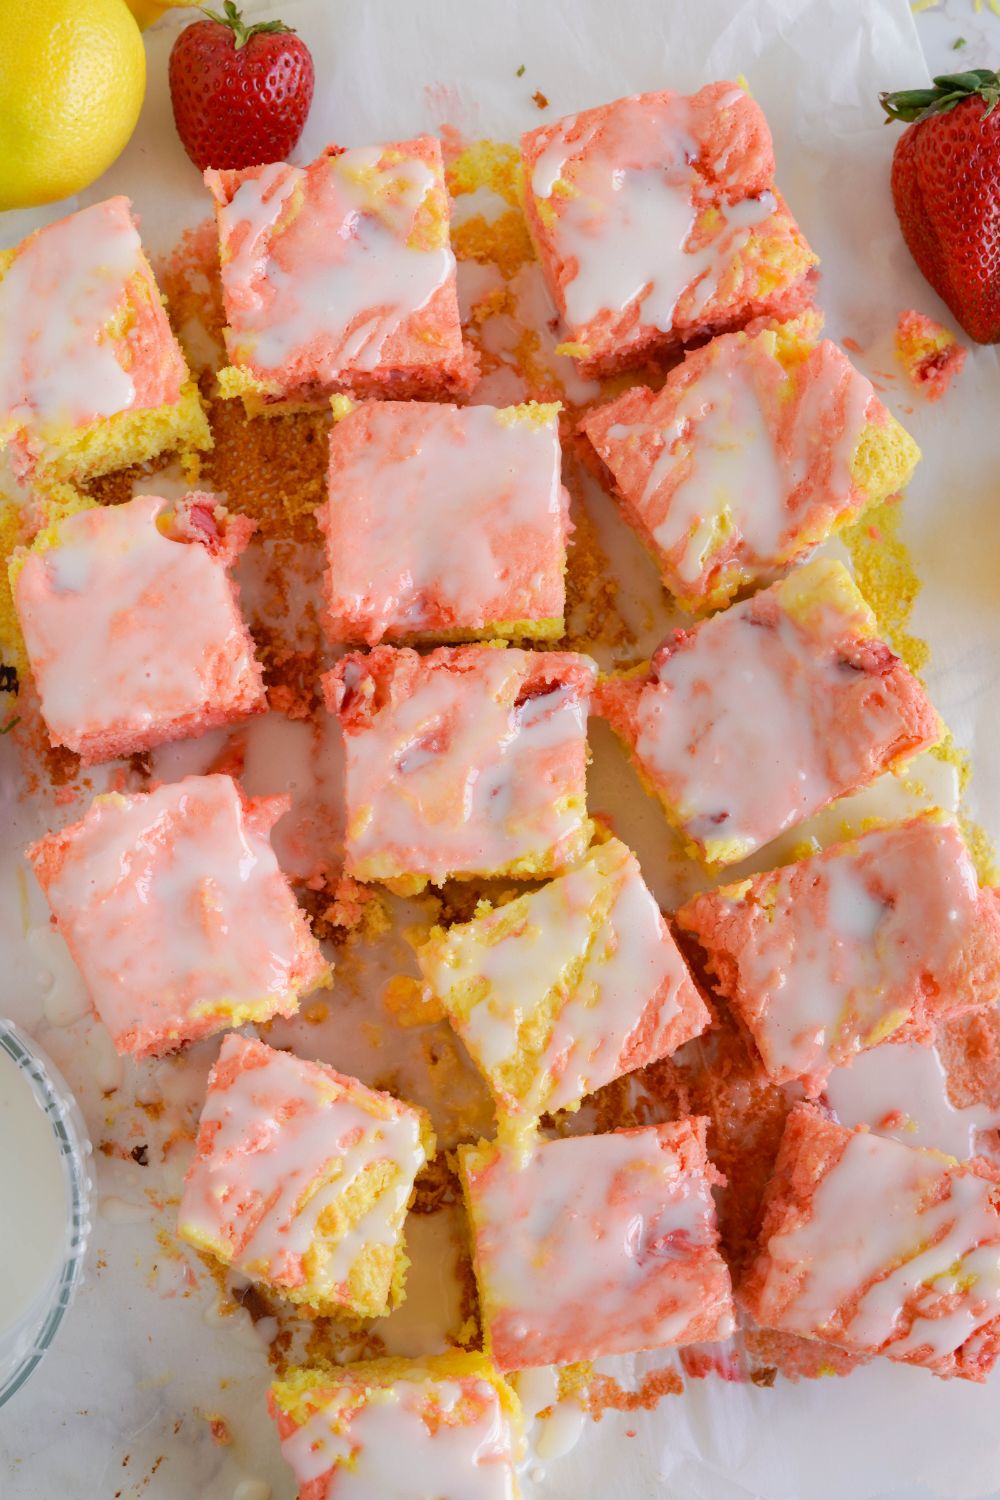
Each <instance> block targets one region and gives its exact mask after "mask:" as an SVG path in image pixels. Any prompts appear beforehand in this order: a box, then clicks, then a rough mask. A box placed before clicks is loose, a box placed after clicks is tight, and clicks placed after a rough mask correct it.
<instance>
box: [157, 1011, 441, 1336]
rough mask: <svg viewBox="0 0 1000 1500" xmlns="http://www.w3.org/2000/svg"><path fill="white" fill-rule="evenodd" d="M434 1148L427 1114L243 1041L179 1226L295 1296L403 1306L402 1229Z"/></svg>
mask: <svg viewBox="0 0 1000 1500" xmlns="http://www.w3.org/2000/svg"><path fill="white" fill-rule="evenodd" d="M433 1154H434V1135H433V1132H432V1130H431V1127H430V1122H429V1121H428V1119H427V1116H426V1115H425V1114H424V1111H423V1110H420V1109H415V1108H413V1107H412V1106H411V1105H409V1104H403V1103H402V1102H401V1101H400V1100H399V1099H395V1098H393V1096H392V1095H391V1094H384V1093H379V1092H376V1091H375V1090H374V1089H369V1088H366V1087H365V1085H364V1084H363V1083H359V1082H358V1080H357V1079H356V1078H347V1077H345V1076H344V1075H343V1074H342V1073H337V1072H335V1071H334V1069H333V1068H331V1067H328V1066H327V1065H326V1064H325V1063H316V1062H307V1061H306V1060H305V1059H304V1058H301V1057H295V1056H294V1055H293V1054H292V1053H290V1052H277V1051H275V1050H274V1048H273V1047H268V1046H265V1044H264V1043H263V1042H259V1041H251V1040H248V1039H247V1038H246V1037H243V1036H239V1035H237V1034H236V1033H230V1035H229V1036H227V1037H225V1038H224V1040H223V1043H222V1047H221V1050H220V1052H219V1057H218V1061H217V1062H216V1064H215V1066H214V1068H213V1069H212V1072H211V1074H210V1075H209V1080H208V1094H207V1097H206V1099H205V1107H204V1109H203V1110H202V1115H201V1124H200V1126H199V1130H198V1141H197V1145H196V1148H195V1158H194V1161H193V1162H192V1164H191V1167H190V1170H189V1171H188V1174H187V1178H186V1179H185V1184H184V1196H183V1198H182V1200H181V1206H180V1213H179V1217H178V1232H179V1233H180V1235H181V1236H182V1238H183V1239H185V1240H187V1241H188V1242H189V1243H190V1244H192V1245H196V1246H197V1247H198V1249H199V1250H207V1251H209V1252H210V1254H212V1255H214V1256H216V1258H217V1259H218V1260H220V1261H222V1262H223V1263H224V1264H225V1265H230V1266H234V1267H235V1268H236V1269H237V1270H240V1271H242V1272H243V1273H244V1275H246V1276H250V1277H252V1278H253V1279H254V1280H255V1281H261V1282H263V1283H264V1284H265V1285H267V1286H269V1287H271V1288H272V1289H273V1290H274V1291H276V1292H280V1294H281V1295H282V1296H283V1297H287V1298H288V1299H289V1300H290V1301H292V1302H299V1303H307V1304H308V1305H309V1306H310V1307H313V1308H315V1309H316V1310H317V1311H319V1312H321V1313H351V1314H355V1315H356V1316H358V1317H365V1318H377V1317H381V1316H383V1314H385V1313H387V1312H388V1311H389V1309H390V1308H391V1307H394V1306H396V1305H397V1304H398V1303H399V1302H401V1301H402V1300H403V1296H404V1290H403V1282H404V1280H405V1274H406V1267H407V1265H408V1263H409V1262H408V1260H407V1257H406V1254H405V1251H404V1249H403V1221H404V1220H405V1218H406V1210H407V1207H408V1206H409V1202H410V1198H411V1196H412V1193H413V1185H414V1181H415V1179H416V1176H417V1173H418V1172H419V1171H420V1169H421V1167H422V1166H423V1165H424V1163H425V1162H426V1161H427V1160H428V1158H429V1157H431V1156H433Z"/></svg>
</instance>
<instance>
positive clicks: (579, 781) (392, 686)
mask: <svg viewBox="0 0 1000 1500" xmlns="http://www.w3.org/2000/svg"><path fill="white" fill-rule="evenodd" d="M593 682H594V665H593V663H592V662H591V661H590V659H589V658H588V657H586V656H578V655H576V654H575V653H573V652H563V651H522V650H520V649H518V648H517V647H508V648H503V647H492V646H440V647H438V649H437V650H436V651H432V652H431V653H430V654H429V655H428V656H419V655H418V654H417V652H416V651H412V650H410V649H409V648H402V649H397V648H395V647H393V646H377V647H376V648H375V649H374V650H373V651H371V652H369V653H368V654H367V655H361V654H358V653H351V654H349V655H347V656H344V657H342V658H341V659H340V661H339V662H338V663H337V665H336V666H335V667H334V669H333V670H332V671H331V672H328V673H327V674H326V676H325V677H324V679H323V687H324V692H325V694H326V702H327V707H328V708H329V710H330V712H331V713H335V714H336V715H337V717H338V719H339V720H340V724H341V728H342V731H343V734H344V741H345V751H346V772H345V776H346V792H345V795H346V800H347V834H346V863H345V868H346V871H347V873H348V874H349V875H353V876H354V877H355V878H356V879H358V880H382V881H392V882H397V883H399V884H400V888H402V887H404V886H405V887H406V888H407V889H409V890H411V891H412V890H418V889H420V888H421V887H422V886H424V885H426V884H427V882H428V881H432V882H434V883H435V884H440V883H441V882H442V881H444V880H447V879H449V878H460V879H461V878H466V877H468V876H473V875H516V876H524V877H525V878H530V877H536V876H544V875H551V874H554V873H556V872H557V871H559V870H561V869H562V868H564V867H565V866H566V865H568V864H570V863H571V862H572V861H573V860H574V859H575V858H577V857H578V856H579V855H580V854H582V853H583V851H584V850H585V849H586V847H587V845H588V843H589V842H590V831H591V825H590V820H589V818H588V817H587V811H586V764H587V743H586V729H587V708H588V704H589V701H590V693H591V689H592V687H593Z"/></svg>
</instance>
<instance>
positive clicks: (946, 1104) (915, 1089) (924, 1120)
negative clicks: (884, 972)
mask: <svg viewBox="0 0 1000 1500" xmlns="http://www.w3.org/2000/svg"><path fill="white" fill-rule="evenodd" d="M824 1097H825V1099H826V1102H827V1103H828V1104H829V1106H830V1108H831V1109H832V1110H833V1112H834V1114H835V1115H836V1117H837V1119H838V1120H839V1121H840V1123H841V1124H842V1125H848V1126H851V1127H853V1126H855V1125H867V1126H868V1127H869V1129H871V1130H874V1131H875V1133H876V1134H877V1135H884V1136H889V1137H890V1138H891V1139H892V1140H898V1141H901V1142H902V1143H903V1144H904V1145H907V1146H932V1147H934V1148H935V1149H936V1150H938V1151H944V1152H946V1153H947V1154H948V1155H949V1156H955V1157H957V1158H958V1159H959V1160H960V1161H961V1160H965V1159H967V1158H968V1157H970V1156H975V1155H976V1154H977V1153H978V1152H979V1151H980V1150H981V1149H982V1142H981V1140H980V1135H981V1133H982V1132H984V1131H992V1130H996V1129H998V1128H1000V1110H998V1109H991V1108H990V1107H989V1105H987V1104H970V1105H967V1106H966V1107H965V1108H963V1109H958V1108H956V1106H955V1105H954V1104H953V1103H952V1102H951V1099H950V1098H949V1096H948V1078H947V1074H946V1073H945V1069H944V1065H943V1064H942V1062H941V1057H940V1055H939V1053H938V1050H937V1048H936V1047H933V1046H931V1047H921V1046H919V1045H918V1044H917V1043H916V1042H897V1043H895V1044H894V1045H893V1046H891V1047H880V1048H879V1049H878V1051H877V1052H866V1053H863V1054H862V1055H861V1056H860V1057H857V1058H855V1059H854V1061H853V1063H852V1064H851V1066H850V1067H849V1068H835V1069H834V1070H833V1072H832V1073H831V1074H830V1076H829V1078H828V1079H827V1081H826V1085H825V1088H824Z"/></svg>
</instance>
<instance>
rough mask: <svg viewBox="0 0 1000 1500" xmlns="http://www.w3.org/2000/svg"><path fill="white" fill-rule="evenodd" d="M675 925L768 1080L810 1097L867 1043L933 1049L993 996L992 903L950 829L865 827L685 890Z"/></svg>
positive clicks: (918, 823)
mask: <svg viewBox="0 0 1000 1500" xmlns="http://www.w3.org/2000/svg"><path fill="white" fill-rule="evenodd" d="M676 921H677V924H678V926H679V927H680V928H681V929H682V931H684V932H687V933H690V934H691V936H692V937H694V938H695V939H696V940H697V942H698V943H699V944H700V946H701V948H702V950H703V952H704V954H705V957H706V960H707V966H708V970H709V972H710V973H711V975H712V976H713V978H714V979H715V982H716V985H717V987H718V991H719V993H720V994H721V995H722V996H723V997H724V998H725V1000H726V1001H727V1002H728V1003H729V1005H730V1006H731V1007H732V1008H733V1010H735V1011H736V1013H737V1015H738V1016H739V1018H740V1019H741V1021H742V1022H743V1023H744V1025H745V1026H746V1027H747V1030H748V1031H749V1032H750V1034H751V1036H752V1037H753V1040H754V1042H755V1043H756V1046H757V1050H758V1051H759V1053H760V1056H761V1058H762V1059H763V1063H764V1067H765V1069H766V1070H767V1073H768V1076H769V1077H770V1078H771V1079H773V1080H774V1082H775V1083H785V1082H787V1081H788V1080H789V1079H791V1078H803V1079H804V1080H805V1081H806V1084H807V1086H808V1087H809V1088H810V1090H811V1091H813V1092H816V1091H817V1090H818V1089H820V1088H821V1087H822V1086H823V1083H824V1082H825V1080H826V1077H827V1074H828V1073H829V1071H830V1069H831V1068H839V1067H844V1066H845V1065H846V1064H848V1063H850V1062H851V1060H852V1059H853V1058H854V1057H855V1056H856V1055H857V1054H858V1053H859V1052H861V1051H864V1050H865V1049H866V1048H869V1047H874V1046H876V1045H877V1044H878V1043H879V1042H882V1041H885V1040H886V1038H888V1037H892V1038H894V1039H897V1038H898V1039H899V1040H918V1041H923V1042H930V1041H931V1039H932V1037H933V1033H934V1028H935V1027H936V1026H937V1025H939V1024H940V1023H941V1022H942V1021H945V1020H947V1019H948V1018H950V1017H952V1016H957V1015H962V1014H964V1013H965V1012H966V1011H970V1010H974V1009H978V1008H980V1007H982V1006H986V1005H993V1004H994V1003H995V1002H996V999H997V996H998V995H1000V901H998V895H997V892H996V891H993V890H980V888H979V884H978V881H977V879H976V871H975V867H974V865H973V863H972V859H971V857H970V855H969V852H968V850H967V849H966V847H965V845H964V843H963V842H962V837H961V834H960V833H959V831H958V829H957V828H956V827H955V826H954V824H951V823H937V822H933V821H931V820H929V819H926V818H919V819H915V820H913V821H912V822H909V823H902V824H899V825H898V826H896V827H889V828H877V829H873V830H871V831H870V832H868V833H865V834H863V835H862V836H861V837H860V838H858V839H855V840H853V841H852V842H850V843H844V844H835V845H833V846H832V847H831V848H829V849H825V850H824V851H823V852H822V853H820V854H815V855H812V856H811V857H810V858H808V859H803V860H800V861H798V862H797V863H795V864H791V865H785V866H784V867H783V868H781V869H779V870H769V871H766V872H765V873H764V874H762V875H755V876H753V877H752V878H751V879H750V880H745V881H742V882H741V883H740V884H739V885H733V886H723V887H722V888H721V889H720V890H716V891H709V892H707V893H706V894H704V895H701V896H696V897H695V898H694V900H692V901H690V902H689V903H688V904H687V905H686V906H683V907H682V908H681V909H680V911H679V912H678V913H677V917H676ZM886 1066H887V1067H889V1066H891V1061H890V1060H887V1061H886Z"/></svg>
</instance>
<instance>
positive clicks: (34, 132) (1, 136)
mask: <svg viewBox="0 0 1000 1500" xmlns="http://www.w3.org/2000/svg"><path fill="white" fill-rule="evenodd" d="M145 87H146V54H145V51H144V49H143V45H142V37H141V36H140V34H139V27H138V26H137V25H136V22H135V20H134V18H133V16H132V14H131V12H130V10H129V8H128V6H127V5H126V3H125V0H0V209H7V208H31V207H32V206H34V205H35V204H37V203H51V202H53V201H54V200H55V199H57V198H66V197H68V196H69V195H70V194H71V193H77V192H79V191H80V189H81V188H85V187H87V186H88V184H89V183H91V182H93V181H94V179H95V178H96V177H100V175H101V173H102V172H103V171H105V170H106V168H108V167H109V166H110V165H111V163H112V162H113V161H114V159H115V157H116V156H117V155H118V153H119V152H120V151H121V150H122V148H123V146H124V145H125V143H126V141H127V140H128V138H129V136H130V135H131V134H132V131H133V130H134V129H135V122H136V120H137V119H138V118H139V110H140V108H141V107H142V96H143V93H144V91H145Z"/></svg>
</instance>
